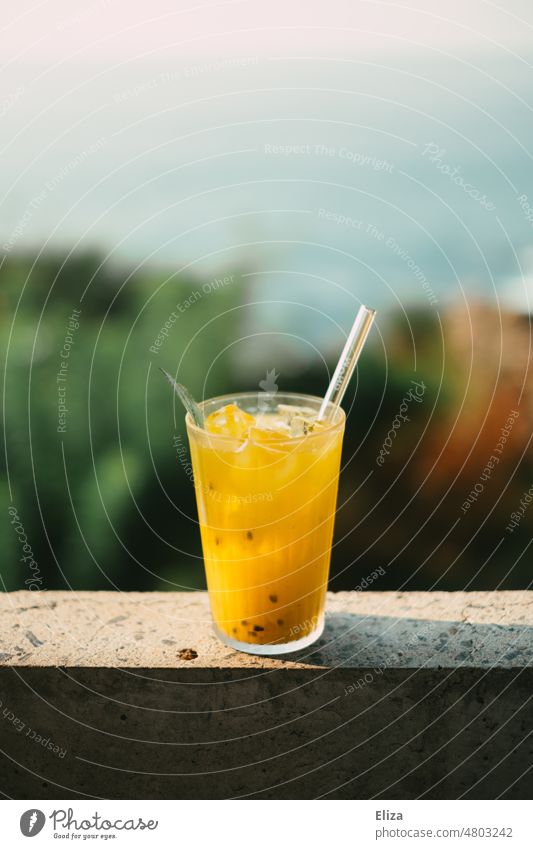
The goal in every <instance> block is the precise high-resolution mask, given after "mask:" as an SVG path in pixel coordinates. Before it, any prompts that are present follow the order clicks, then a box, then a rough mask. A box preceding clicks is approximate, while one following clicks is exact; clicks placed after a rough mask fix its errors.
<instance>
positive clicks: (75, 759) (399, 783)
mask: <svg viewBox="0 0 533 849" xmlns="http://www.w3.org/2000/svg"><path fill="white" fill-rule="evenodd" d="M0 606H1V616H0V700H1V702H2V704H1V705H0V747H1V750H2V755H1V756H2V771H1V778H0V790H2V792H3V793H4V794H5V795H7V796H10V797H14V798H20V799H24V798H37V799H39V798H76V797H80V798H84V797H102V798H228V797H240V796H245V797H250V798H265V799H266V798H316V797H318V796H322V795H326V796H327V797H328V798H371V797H382V798H416V797H419V796H422V797H424V798H458V797H460V796H464V797H465V798H495V797H496V796H500V795H501V796H503V797H505V798H528V796H529V793H530V792H531V786H530V784H531V773H530V772H528V770H529V769H530V765H531V763H532V743H531V742H530V741H531V738H530V737H528V735H529V733H530V725H531V723H530V716H531V694H532V692H533V687H532V684H533V673H532V669H531V647H532V645H533V642H532V635H533V593H529V592H495V593H372V592H368V593H337V594H330V595H329V600H328V617H327V627H326V630H325V633H324V636H323V637H322V639H321V640H320V641H319V642H318V643H317V644H315V646H313V647H312V648H311V649H307V650H306V651H305V652H302V653H299V654H298V655H292V656H291V655H289V656H286V657H285V658H284V659H276V658H269V659H263V658H259V657H254V656H251V655H242V654H239V653H237V652H234V651H232V650H230V649H226V648H225V647H224V646H222V645H221V644H220V643H219V642H218V640H217V639H216V638H215V637H214V636H213V634H212V633H211V627H210V618H209V609H208V602H207V597H206V595H205V594H204V593H128V594H120V593H110V592H109V593H108V592H103V593H54V592H43V593H30V592H17V593H10V594H3V595H2V596H1V597H0ZM528 785H529V786H528Z"/></svg>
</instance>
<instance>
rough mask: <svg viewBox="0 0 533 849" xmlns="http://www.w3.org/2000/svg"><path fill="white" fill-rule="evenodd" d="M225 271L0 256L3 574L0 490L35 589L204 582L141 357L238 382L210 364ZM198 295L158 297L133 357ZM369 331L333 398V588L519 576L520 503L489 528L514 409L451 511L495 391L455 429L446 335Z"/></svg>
mask: <svg viewBox="0 0 533 849" xmlns="http://www.w3.org/2000/svg"><path fill="white" fill-rule="evenodd" d="M238 277H239V275H238V274H237V273H235V284H232V285H231V286H222V287H220V288H217V289H216V291H212V292H211V294H210V296H209V297H203V296H202V286H203V285H204V283H205V281H204V280H198V279H194V278H193V277H192V276H188V277H184V276H169V275H165V274H163V273H161V272H156V271H150V272H149V273H147V272H144V271H142V270H140V271H137V272H136V273H133V274H132V273H129V272H125V271H124V269H122V268H116V267H113V266H110V265H109V264H107V265H104V264H102V262H101V259H100V257H99V256H97V255H94V256H92V255H84V256H76V255H74V256H70V257H69V258H67V259H65V258H64V257H55V256H47V257H45V258H42V257H41V258H39V260H38V261H34V259H33V258H28V257H9V258H7V259H6V260H5V261H4V264H3V265H2V267H1V268H0V335H1V340H2V345H3V349H4V351H5V352H6V355H7V360H6V362H7V367H6V374H5V378H6V382H5V420H4V427H5V444H6V446H7V451H6V454H5V455H4V457H3V461H2V462H3V471H2V475H1V478H0V507H1V510H2V515H3V516H4V520H3V521H2V522H1V523H0V545H1V548H2V552H3V560H2V569H1V577H2V583H3V588H4V589H7V590H12V589H16V588H20V587H23V586H24V581H25V580H26V579H27V577H28V570H27V566H26V564H25V563H24V562H22V561H21V559H20V557H21V548H20V543H19V541H18V538H17V536H16V534H15V533H14V530H13V528H12V526H11V524H10V521H9V516H8V513H7V511H8V508H9V506H10V505H11V504H14V505H15V507H16V509H17V511H18V514H19V516H20V520H21V522H22V524H23V526H24V530H25V533H26V535H27V538H28V540H29V543H30V544H31V547H32V550H33V552H34V555H35V559H36V561H37V562H38V564H39V568H40V571H41V573H42V576H43V587H44V588H47V589H55V588H61V587H65V586H70V587H73V588H75V589H80V590H81V589H111V588H113V587H116V588H119V589H122V590H132V589H136V590H143V589H183V588H190V589H193V588H198V587H202V586H204V575H203V567H202V561H201V548H200V538H199V532H198V526H197V522H196V508H195V502H194V492H193V487H192V484H191V482H190V480H189V478H188V476H187V474H186V470H185V469H184V468H183V465H181V464H180V463H179V462H178V458H177V452H176V440H181V444H185V445H186V443H187V440H186V435H185V430H184V424H183V414H182V410H181V409H179V408H178V407H176V406H175V402H174V398H173V396H172V393H171V392H170V390H169V387H168V384H167V383H166V382H165V381H164V379H163V378H162V376H161V375H160V373H159V371H158V370H157V366H158V365H162V366H164V367H165V368H167V369H168V370H169V371H171V372H174V373H175V372H176V371H179V377H180V380H181V381H182V382H184V383H186V384H187V385H188V386H190V387H191V388H192V389H194V391H195V392H196V394H198V395H199V396H201V395H205V396H213V395H216V394H222V393H223V392H226V391H234V390H242V389H247V388H248V389H250V388H251V389H254V388H256V387H257V382H255V383H254V382H251V383H250V385H245V384H246V370H245V369H244V370H243V372H242V373H239V372H238V371H236V370H235V369H232V368H230V367H228V361H227V360H221V361H220V362H218V360H217V364H215V365H214V363H213V358H214V357H216V355H217V354H218V352H220V351H223V350H224V349H225V348H227V347H228V346H230V347H231V342H232V341H233V340H234V339H235V338H237V337H238V336H239V334H240V333H242V327H241V326H240V322H241V309H240V308H241V306H242V303H243V300H245V290H244V286H243V285H242V284H241V283H240V282H239V280H238ZM198 291H199V292H200V297H198V298H196V297H195V298H193V301H194V303H192V305H191V306H190V307H186V308H184V312H183V313H181V312H180V311H179V310H178V317H177V319H176V320H175V322H174V323H173V325H172V327H171V328H170V329H169V331H168V337H164V338H163V341H162V343H161V345H160V347H159V348H158V349H157V351H158V352H157V353H154V352H150V347H151V346H153V345H154V341H155V339H156V337H157V335H158V333H159V332H160V329H161V328H164V327H165V323H166V322H167V321H168V318H169V316H170V315H171V314H172V313H173V312H174V313H175V312H176V305H177V304H182V305H183V304H185V302H187V301H188V300H190V298H191V293H195V292H198ZM74 309H78V310H81V314H80V317H79V323H80V326H79V328H78V329H77V330H75V331H74V333H73V338H74V341H73V343H72V347H71V349H70V356H69V358H68V368H67V375H68V376H67V380H66V384H65V385H66V406H67V408H68V413H67V414H66V432H65V433H58V386H59V384H58V382H57V374H58V372H59V369H60V367H61V350H62V348H63V346H64V341H65V337H66V334H67V332H68V324H69V316H71V315H72V312H73V310H74ZM200 331H201V333H200ZM385 332H386V333H387V339H388V345H387V354H388V357H385V356H384V355H383V352H382V351H381V350H380V349H379V348H378V346H377V345H375V347H372V346H370V348H369V350H368V353H367V352H365V357H364V358H363V361H362V364H361V366H360V368H359V369H358V376H357V380H356V381H354V384H353V386H352V387H351V390H350V397H348V398H347V399H346V402H345V406H346V407H347V408H350V405H351V404H352V402H353V410H352V412H351V413H350V416H349V422H348V428H347V432H346V439H345V451H344V463H345V468H344V470H343V473H342V478H341V488H340V495H339V513H338V519H337V530H336V540H335V546H334V552H333V564H332V586H333V588H334V589H351V588H353V587H355V586H357V585H358V584H360V581H361V579H362V578H365V577H366V576H367V575H369V574H371V572H372V571H373V570H374V569H376V568H377V567H378V566H379V567H382V568H383V569H385V575H384V577H382V578H380V581H379V586H374V589H390V588H398V587H402V586H405V587H406V588H407V589H423V588H430V587H436V588H440V589H459V588H464V587H465V586H467V585H468V587H469V588H470V589H476V588H477V589H479V588H492V587H496V586H498V585H500V586H502V587H508V588H510V587H522V586H527V585H528V582H529V570H528V569H527V564H526V562H525V559H526V558H527V552H526V555H525V557H524V550H525V548H526V545H527V544H528V541H529V539H530V531H531V521H532V520H533V508H531V511H530V512H531V516H529V515H527V516H525V518H524V520H523V522H522V523H521V525H520V527H519V528H517V530H516V532H515V533H513V534H512V535H509V534H506V532H505V525H506V523H507V522H508V520H509V516H510V514H511V512H512V511H513V510H514V509H516V505H517V504H518V502H519V500H520V496H521V495H522V492H523V490H524V489H527V488H528V487H529V486H530V484H531V477H532V474H531V473H532V468H531V461H530V460H529V459H528V458H529V454H528V453H526V454H524V455H523V456H522V455H521V453H520V452H521V451H522V447H523V445H525V440H526V437H528V434H530V433H531V423H530V421H529V420H528V419H527V415H522V418H521V419H520V426H518V425H517V426H516V431H515V433H514V434H513V440H514V443H513V445H514V448H513V450H512V451H511V450H509V452H508V455H507V456H508V463H509V465H508V466H507V465H506V463H507V460H506V462H505V463H504V462H502V463H501V464H500V466H499V468H498V471H497V474H495V475H494V480H492V481H490V486H489V484H487V487H486V492H485V493H484V495H483V498H482V499H481V498H480V499H479V504H476V505H474V507H473V508H472V510H471V511H470V512H469V513H468V514H462V511H461V504H462V503H463V502H464V499H465V498H466V495H467V494H468V492H469V491H470V490H471V488H472V486H473V485H474V484H475V483H476V481H477V480H478V478H479V474H480V472H481V470H482V469H483V466H484V463H485V462H486V459H487V458H488V456H490V453H491V450H492V446H493V445H494V443H495V438H496V437H497V433H498V426H499V424H503V421H504V420H505V417H506V415H507V412H508V409H509V405H510V404H511V405H512V404H513V400H512V398H507V399H506V400H505V403H503V402H502V406H501V409H499V408H498V406H497V399H496V401H495V402H494V403H495V404H496V415H495V416H494V421H493V422H492V424H491V423H490V422H489V425H490V427H489V426H488V425H487V427H488V430H487V432H486V434H485V433H484V432H482V429H480V422H479V421H478V420H477V419H476V415H475V411H474V415H473V417H472V419H471V420H469V421H470V424H466V425H465V424H463V426H462V432H461V428H460V427H459V426H457V424H454V422H453V420H454V416H455V415H456V413H457V410H458V409H459V408H460V406H461V403H463V406H464V402H462V398H463V393H464V385H463V384H464V380H465V376H464V374H463V371H464V369H463V368H462V365H461V363H462V361H461V355H460V352H457V354H454V343H453V342H450V343H449V346H448V347H447V349H446V356H444V354H443V342H442V333H441V328H440V326H439V323H438V321H437V318H436V317H435V313H434V312H430V311H429V310H428V311H420V312H415V311H413V312H412V313H410V315H409V317H408V318H407V317H406V316H405V315H404V314H395V315H393V316H391V317H390V319H389V320H388V323H387V324H386V329H385ZM414 352H416V358H415V355H414ZM415 363H416V367H415ZM266 365H267V367H271V366H272V362H268V363H266ZM206 375H207V376H208V378H207V382H205V381H206ZM414 378H416V379H417V380H423V381H424V384H425V386H426V390H425V395H424V399H423V403H420V404H418V403H416V404H415V403H413V404H411V405H410V408H409V418H410V421H409V423H408V424H407V423H406V424H405V425H404V426H402V427H401V428H400V429H399V430H398V432H397V435H396V437H395V441H394V446H393V450H391V452H390V456H389V457H387V462H386V463H385V464H384V466H383V468H379V467H378V466H377V465H376V456H377V454H378V452H379V449H380V446H381V445H382V444H383V441H384V439H385V438H386V435H387V433H388V431H389V429H390V427H391V422H392V421H393V419H394V417H395V416H396V414H397V412H398V410H399V407H400V404H401V403H402V398H404V396H405V393H406V391H407V389H408V388H409V386H410V382H411V381H412V380H413V379H414ZM243 381H244V383H243ZM280 388H281V389H290V390H294V391H302V392H310V393H312V394H322V392H323V391H324V385H323V372H322V371H321V370H319V367H318V364H316V363H314V362H310V363H307V364H306V363H303V364H302V365H301V368H300V371H299V373H297V374H294V375H293V376H292V377H291V382H290V386H287V385H283V386H280ZM489 390H490V380H489V377H488V375H487V392H489ZM476 403H478V402H476ZM452 425H453V427H452ZM468 428H470V431H471V432H470V431H469V430H468ZM452 436H453V438H452ZM450 439H451V442H450ZM454 440H455V441H454ZM450 445H451V446H452V447H453V446H455V449H454V450H455V453H454V452H453V451H452V452H451V453H450V450H451V449H450ZM474 445H475V446H476V450H475V451H474V452H473V454H471V455H470V459H469V461H468V463H467V464H466V465H465V464H464V459H465V457H466V456H467V455H468V454H469V451H470V448H471V447H472V446H474ZM522 454H523V452H522ZM6 457H7V464H8V467H7V468H6ZM515 461H516V467H515V465H512V464H514V463H515ZM432 469H433V471H432ZM506 484H507V486H506ZM10 489H11V492H10ZM502 490H505V491H504V494H503V495H502V497H499V496H500V494H501V493H502ZM488 516H490V521H486V519H487V517H488ZM479 528H481V531H480V532H478V529H479Z"/></svg>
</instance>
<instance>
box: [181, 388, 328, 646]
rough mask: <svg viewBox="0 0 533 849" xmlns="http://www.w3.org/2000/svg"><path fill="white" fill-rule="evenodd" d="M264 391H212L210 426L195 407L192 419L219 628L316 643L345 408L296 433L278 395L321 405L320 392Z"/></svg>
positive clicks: (253, 639)
mask: <svg viewBox="0 0 533 849" xmlns="http://www.w3.org/2000/svg"><path fill="white" fill-rule="evenodd" d="M266 397H267V401H265V398H264V397H263V396H262V395H261V393H260V394H259V395H258V393H245V394H242V395H238V396H231V397H230V396H227V397H223V398H215V399H212V400H210V401H206V402H204V404H203V405H201V406H202V408H203V412H204V416H205V417H206V429H203V428H199V427H197V426H196V425H194V423H193V422H192V421H191V420H190V417H189V416H187V429H188V434H189V440H190V445H191V454H192V463H193V469H194V479H195V489H196V499H197V504H198V514H199V519H200V530H201V535H202V547H203V553H204V559H205V568H206V574H207V585H208V590H209V598H210V603H211V610H212V614H213V619H214V623H215V629H216V632H217V634H218V636H219V637H220V638H221V639H222V640H223V642H225V643H226V644H228V645H231V646H233V647H234V648H238V649H241V650H243V651H250V652H254V653H258V654H279V653H282V652H287V651H293V650H295V649H298V648H303V647H304V646H306V645H310V644H311V643H312V642H314V640H316V639H317V638H318V637H319V636H320V634H321V632H322V629H323V626H324V606H325V596H326V588H327V581H328V573H329V563H330V554H331V542H332V537H333V525H334V519H335V507H336V500H337V489H338V479H339V467H340V456H341V447H342V437H343V432H344V422H345V416H344V413H343V411H342V410H341V409H340V408H338V409H337V410H336V411H335V412H334V413H333V418H332V420H331V421H329V420H328V421H327V422H324V423H318V424H316V425H311V427H310V428H307V427H306V426H305V427H304V429H305V431H306V433H305V434H304V435H300V436H291V435H290V434H288V433H287V432H286V429H284V428H281V432H280V431H279V429H276V425H277V422H276V415H277V413H276V410H277V408H278V405H279V404H283V405H290V406H299V407H302V406H305V408H307V410H308V412H309V411H310V410H313V411H315V415H316V412H317V411H318V409H319V407H320V403H321V401H320V399H319V398H313V397H310V396H303V395H282V394H281V393H280V394H277V395H276V396H274V397H272V398H270V396H266ZM230 403H233V404H236V405H238V407H239V408H240V409H237V407H232V408H230V407H228V406H227V405H228V404H230ZM258 404H259V406H260V407H261V411H260V412H259V413H258V409H257V408H258ZM266 407H268V408H269V409H265V408H266ZM220 408H225V409H226V410H230V409H233V410H236V413H237V416H239V417H240V418H239V421H242V422H244V423H245V424H244V428H245V432H244V431H243V433H242V435H240V436H229V435H228V428H229V430H230V431H231V432H233V433H239V427H240V425H239V426H238V427H237V431H236V430H235V428H234V427H233V425H232V421H230V422H229V425H228V424H227V419H226V418H224V415H222V417H221V419H220V421H221V422H222V425H221V426H219V425H218V424H217V414H216V411H217V410H220ZM285 409H287V408H285ZM243 410H244V411H247V412H248V413H249V414H251V415H250V416H249V418H243V416H245V414H244V413H241V411H243ZM213 413H215V415H213ZM252 416H254V418H255V417H257V422H256V423H254V420H253V419H252ZM230 425H231V427H230ZM255 425H257V426H255ZM259 425H260V426H259ZM209 428H211V431H212V432H210V431H209ZM241 430H242V428H241ZM293 430H294V426H293Z"/></svg>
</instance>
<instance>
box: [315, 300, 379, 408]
mask: <svg viewBox="0 0 533 849" xmlns="http://www.w3.org/2000/svg"><path fill="white" fill-rule="evenodd" d="M375 317H376V310H370V309H368V307H365V306H364V305H363V304H361V306H360V307H359V311H358V313H357V315H356V317H355V321H354V323H353V327H352V329H351V330H350V333H349V336H348V338H347V340H346V345H345V346H344V349H343V351H342V354H341V356H340V359H339V362H338V363H337V368H336V369H335V372H334V374H333V377H332V378H331V383H330V384H329V386H328V391H327V392H326V394H325V396H324V400H323V401H322V404H321V407H320V411H319V413H318V420H319V421H320V420H321V419H323V418H324V417H325V414H326V410H327V408H328V405H329V404H330V403H331V404H333V406H334V408H335V409H336V408H337V407H338V406H339V405H340V403H341V401H342V399H343V397H344V393H345V392H346V389H347V387H348V384H349V382H350V380H351V377H352V374H353V373H354V369H355V367H356V365H357V361H358V359H359V357H360V355H361V351H362V350H363V345H364V344H365V342H366V337H367V336H368V334H369V332H370V328H371V327H372V322H373V321H374V319H375Z"/></svg>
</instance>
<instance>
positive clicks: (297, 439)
mask: <svg viewBox="0 0 533 849" xmlns="http://www.w3.org/2000/svg"><path fill="white" fill-rule="evenodd" d="M263 394H264V393H263ZM260 395H261V391H260V390H258V391H256V392H229V393H226V394H224V395H215V396H214V397H213V398H205V399H204V400H203V401H199V402H198V406H199V407H200V409H201V410H203V409H204V407H205V406H206V404H210V403H212V402H213V401H229V400H230V399H233V400H235V399H238V398H257V397H258V396H260ZM278 396H280V397H283V398H288V397H291V398H306V399H308V400H309V401H315V402H316V403H317V404H318V408H317V412H318V410H319V409H320V405H321V404H322V401H323V400H324V399H323V398H321V397H320V396H318V395H308V394H306V393H304V392H276V396H275V397H278ZM281 403H283V402H281ZM326 409H327V410H328V411H329V410H331V409H335V410H336V416H338V421H333V422H331V423H330V424H328V426H327V427H326V428H325V429H324V430H320V431H317V433H308V434H306V435H304V436H289V437H287V438H286V439H276V440H275V444H276V445H295V444H298V443H301V442H304V441H308V440H317V439H321V438H324V437H326V436H331V434H332V433H335V431H337V430H340V429H341V427H343V426H344V425H345V423H346V413H345V411H344V410H343V408H342V407H340V406H335V404H332V403H331V402H330V403H329V404H328V406H327V407H326ZM185 424H186V426H187V431H188V432H189V433H195V434H199V435H200V436H202V437H209V441H213V442H226V441H227V442H233V443H234V442H235V441H236V440H238V439H239V437H236V436H229V435H227V434H225V433H210V432H209V431H207V430H204V428H202V427H198V425H197V424H195V423H194V421H193V420H192V416H191V414H190V413H186V415H185Z"/></svg>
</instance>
